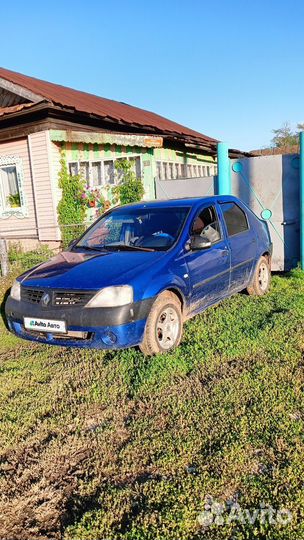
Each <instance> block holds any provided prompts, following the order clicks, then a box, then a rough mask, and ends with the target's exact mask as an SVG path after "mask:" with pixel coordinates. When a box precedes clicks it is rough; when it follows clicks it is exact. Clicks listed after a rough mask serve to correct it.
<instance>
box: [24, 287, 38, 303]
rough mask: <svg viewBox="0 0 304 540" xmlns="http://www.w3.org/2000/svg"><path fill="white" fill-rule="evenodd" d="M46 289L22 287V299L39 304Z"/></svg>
mask: <svg viewBox="0 0 304 540" xmlns="http://www.w3.org/2000/svg"><path fill="white" fill-rule="evenodd" d="M43 293H44V291H40V290H37V289H24V288H23V287H21V299H22V300H24V301H25V302H31V304H39V302H40V300H41V298H42V296H43Z"/></svg>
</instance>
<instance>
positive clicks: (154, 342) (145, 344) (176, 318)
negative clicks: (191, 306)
mask: <svg viewBox="0 0 304 540" xmlns="http://www.w3.org/2000/svg"><path fill="white" fill-rule="evenodd" d="M182 331H183V317H182V310H181V303H180V301H179V299H178V298H177V296H176V295H175V294H174V293H172V292H170V291H164V292H163V293H161V294H160V295H159V296H158V297H157V298H156V300H155V302H154V304H153V306H152V309H151V311H150V313H149V316H148V319H147V323H146V328H145V334H144V339H143V341H142V343H141V344H140V346H139V347H140V350H141V351H142V352H143V353H144V354H145V355H147V356H151V355H154V354H158V353H165V352H168V351H170V350H171V349H174V348H175V347H177V346H178V345H179V343H180V340H181V337H182Z"/></svg>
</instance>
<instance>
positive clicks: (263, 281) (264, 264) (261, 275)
mask: <svg viewBox="0 0 304 540" xmlns="http://www.w3.org/2000/svg"><path fill="white" fill-rule="evenodd" d="M270 282H271V270H270V265H269V261H268V259H267V258H266V257H264V256H263V257H260V259H259V261H258V264H257V265H256V268H255V271H254V274H253V277H252V280H251V283H250V285H249V286H248V287H247V291H248V294H250V295H255V296H263V295H264V294H266V293H267V292H268V291H269V288H270Z"/></svg>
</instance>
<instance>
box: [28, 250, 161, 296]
mask: <svg viewBox="0 0 304 540" xmlns="http://www.w3.org/2000/svg"><path fill="white" fill-rule="evenodd" d="M165 253H166V252H163V251H162V252H160V251H153V252H152V251H151V252H143V251H137V252H130V251H123V252H117V251H116V252H102V253H98V254H96V253H88V252H80V253H79V252H73V251H63V252H61V253H59V254H58V255H56V256H55V257H52V259H50V260H49V261H47V262H45V263H43V264H40V265H39V266H37V267H35V268H33V269H32V270H29V271H28V272H26V273H25V274H23V275H22V276H21V277H20V281H21V282H22V284H23V285H25V286H29V287H43V288H48V287H49V288H56V289H57V288H58V289H81V290H98V289H101V288H103V287H107V286H109V285H123V284H128V283H129V282H130V281H133V280H134V278H136V276H137V275H138V274H140V275H142V273H143V272H145V271H146V270H147V269H148V268H149V267H153V266H154V264H155V262H156V261H158V260H159V259H161V258H163V257H164V256H165Z"/></svg>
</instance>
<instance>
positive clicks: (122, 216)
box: [73, 207, 189, 251]
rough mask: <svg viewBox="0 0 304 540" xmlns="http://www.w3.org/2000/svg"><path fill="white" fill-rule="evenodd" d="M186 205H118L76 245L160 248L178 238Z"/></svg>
mask: <svg viewBox="0 0 304 540" xmlns="http://www.w3.org/2000/svg"><path fill="white" fill-rule="evenodd" d="M188 212H189V208H187V207H158V208H157V207H150V208H149V207H146V208H132V207H129V208H126V207H125V208H123V207H122V208H118V209H116V210H113V211H112V212H110V213H109V214H107V215H105V216H104V217H102V218H101V219H100V220H99V221H98V222H97V223H96V224H95V225H94V226H93V227H92V228H91V229H89V230H88V231H87V233H85V234H84V236H83V237H82V238H81V239H80V240H79V242H77V243H76V244H75V245H74V246H73V247H74V248H83V249H88V250H93V249H96V250H102V249H107V250H111V249H112V250H119V251H123V250H125V251H131V250H132V251H133V250H134V251H135V250H136V251H160V250H167V249H169V248H170V247H171V246H172V245H173V244H174V243H175V241H176V240H177V238H178V236H179V234H180V232H181V230H182V227H183V225H184V223H185V219H186V217H187V214H188Z"/></svg>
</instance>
